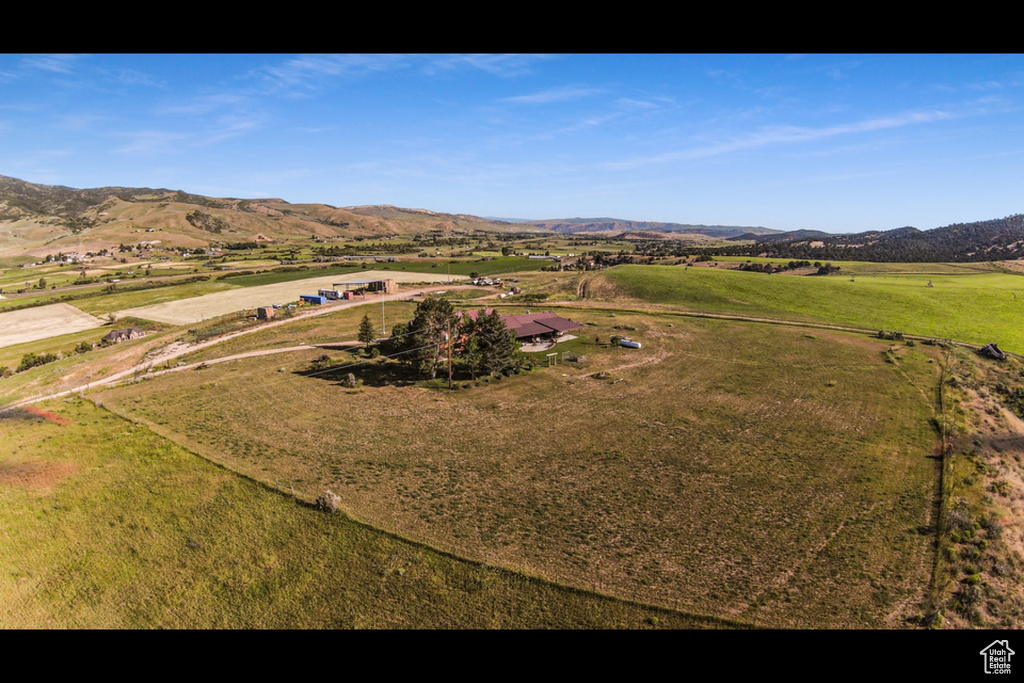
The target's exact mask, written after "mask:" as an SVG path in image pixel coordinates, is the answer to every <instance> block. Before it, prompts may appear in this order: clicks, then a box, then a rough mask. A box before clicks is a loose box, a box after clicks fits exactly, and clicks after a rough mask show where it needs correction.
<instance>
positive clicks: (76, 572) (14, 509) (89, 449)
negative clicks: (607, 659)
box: [0, 399, 729, 629]
mask: <svg viewBox="0 0 1024 683" xmlns="http://www.w3.org/2000/svg"><path fill="white" fill-rule="evenodd" d="M43 408H45V409H46V410H47V411H49V412H50V415H49V417H50V419H46V417H43V416H40V415H38V414H36V413H32V412H28V411H18V412H15V413H7V414H0V426H2V427H0V547H2V548H3V552H2V553H0V629H112V628H116V629H150V628H188V629H199V628H230V629H242V628H248V629H264V628H265V629H307V628H308V629H345V628H364V629H384V628H388V629H392V628H417V629H438V628H453V629H466V628H557V629H569V628H579V629H604V628H630V629H653V628H674V629H680V628H682V629H686V628H722V627H728V626H729V624H728V623H725V622H721V621H716V620H713V619H704V618H700V617H688V616H685V615H680V614H677V613H673V612H669V611H665V610H658V609H653V608H646V607H641V606H637V605H632V604H628V603H624V602H621V601H617V600H613V599H609V598H604V597H601V596H598V595H594V594H591V593H587V592H583V591H578V590H573V589H568V588H561V587H558V586H554V585H551V584H548V583H544V582H540V581H536V580H532V579H529V578H525V577H523V576H521V575H517V574H515V573H512V572H508V571H502V570H497V569H491V568H487V567H485V566H481V565H478V564H474V563H470V562H465V561H461V560H458V559H454V558H452V557H450V556H447V555H444V554H441V553H438V552H435V551H432V550H430V549H427V548H425V547H423V546H418V545H414V544H411V543H408V542H405V541H402V540H400V539H397V538H395V537H393V536H390V535H387V534H385V533H382V532H379V531H375V530H373V529H370V528H367V527H365V526H362V525H359V524H357V523H355V522H353V521H351V520H350V519H348V518H347V517H345V516H344V515H341V514H336V515H330V514H327V513H325V512H319V511H317V510H314V509H312V508H311V507H309V506H305V505H301V504H298V503H297V502H296V501H295V500H294V499H292V498H291V497H290V496H288V495H286V494H284V493H279V492H275V491H272V490H270V489H268V488H267V487H264V486H261V485H259V484H256V483H254V482H252V481H250V480H248V479H246V478H244V477H241V476H238V475H236V474H234V473H233V472H231V471H229V470H226V469H223V468H221V467H218V466H216V465H213V464H211V463H209V462H206V461H205V460H203V459H201V458H198V457H196V456H195V455H194V454H192V453H190V452H188V451H186V450H184V449H182V448H181V447H179V446H177V445H175V444H174V443H172V442H170V441H168V440H166V439H163V438H161V437H159V436H158V435H156V434H154V433H153V432H152V431H150V430H149V429H146V428H145V427H142V426H140V425H136V424H132V423H130V422H128V421H126V420H124V419H122V418H121V417H118V416H116V415H114V414H112V413H110V412H108V411H107V410H104V409H101V408H97V407H95V406H93V405H92V404H90V403H88V402H87V401H81V400H77V399H76V400H69V401H55V402H50V403H49V404H46V405H45V406H43Z"/></svg>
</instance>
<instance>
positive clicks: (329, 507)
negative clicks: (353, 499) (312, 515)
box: [316, 489, 341, 513]
mask: <svg viewBox="0 0 1024 683" xmlns="http://www.w3.org/2000/svg"><path fill="white" fill-rule="evenodd" d="M340 507H341V496H339V495H337V494H336V493H333V492H331V491H330V490H329V489H328V490H327V491H325V492H324V495H322V496H320V497H319V498H317V499H316V509H317V510H323V511H324V512H330V513H336V512H337V511H338V509H339V508H340Z"/></svg>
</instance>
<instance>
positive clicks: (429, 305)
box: [408, 297, 456, 379]
mask: <svg viewBox="0 0 1024 683" xmlns="http://www.w3.org/2000/svg"><path fill="white" fill-rule="evenodd" d="M455 330H456V319H455V309H454V308H453V307H452V304H451V302H450V301H448V300H447V299H439V298H437V297H429V298H427V299H424V300H423V301H421V302H420V303H419V304H417V305H416V313H415V315H414V316H413V319H412V320H411V321H409V332H411V333H412V334H411V335H410V338H411V340H412V347H411V348H412V349H415V350H414V351H412V352H411V353H409V354H408V356H409V357H408V360H409V362H411V363H413V364H414V365H415V366H416V367H417V368H418V369H419V370H420V372H421V373H423V374H424V375H430V379H434V378H436V377H437V370H438V368H440V367H441V365H442V364H444V363H445V362H446V359H447V353H444V354H442V351H443V350H445V349H447V347H446V344H447V343H448V333H449V332H452V333H453V334H454V332H455ZM442 355H443V357H442Z"/></svg>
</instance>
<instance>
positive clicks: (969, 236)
mask: <svg viewBox="0 0 1024 683" xmlns="http://www.w3.org/2000/svg"><path fill="white" fill-rule="evenodd" d="M432 231H433V232H442V233H448V234H452V235H457V234H470V233H477V232H490V233H501V234H507V233H531V232H532V233H541V234H562V235H578V234H592V235H595V236H597V235H602V236H621V237H626V238H634V239H653V238H658V239H673V238H680V237H684V236H687V235H690V236H704V237H705V238H713V239H722V240H732V241H734V242H735V244H734V245H732V246H728V247H719V248H717V249H715V250H714V251H715V252H716V253H722V254H724V253H730V254H736V255H761V254H766V255H769V256H772V257H778V258H813V259H815V260H820V259H834V260H838V259H844V258H845V259H859V260H870V261H923V260H927V261H967V260H1002V259H1012V258H1022V257H1024V216H1022V215H1019V214H1018V215H1014V216H1009V217H1006V218H1001V219H995V220H986V221H979V222H974V223H958V224H954V225H949V226H945V227H941V228H934V229H931V230H923V231H922V230H918V229H917V228H913V227H904V228H897V229H895V230H888V231H869V232H862V233H856V234H832V233H827V232H822V231H817V230H796V231H788V232H783V231H779V230H773V229H771V228H764V227H744V226H729V225H693V224H684V223H662V222H651V221H631V220H623V219H617V218H558V219H547V220H539V221H526V220H519V219H495V218H481V217H479V216H472V215H468V214H450V213H441V212H436V211H429V210H426V209H406V208H400V207H395V206H389V205H371V206H349V207H341V208H339V207H335V206H331V205H329V204H291V203H289V202H286V201H284V200H283V199H274V198H266V199H232V198H214V197H206V196H203V195H197V194H192V193H188V192H184V191H182V190H168V189H153V188H145V187H100V188H92V189H75V188H70V187H64V186H60V185H41V184H34V183H29V182H26V181H24V180H19V179H17V178H11V177H7V176H0V254H8V255H10V254H44V253H50V252H55V251H62V250H63V251H69V250H72V249H78V250H83V249H85V250H89V249H92V248H93V247H96V248H102V247H109V246H111V245H112V244H120V243H137V242H142V241H148V242H153V243H160V244H161V245H162V246H169V247H188V248H193V247H202V246H206V245H209V244H211V243H213V242H244V241H276V242H295V241H300V240H302V241H308V240H311V239H314V240H322V241H327V240H336V239H337V240H344V239H359V238H362V239H379V238H387V237H396V236H410V235H417V234H423V233H427V232H432Z"/></svg>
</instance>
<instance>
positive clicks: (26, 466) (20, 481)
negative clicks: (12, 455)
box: [0, 460, 78, 489]
mask: <svg viewBox="0 0 1024 683" xmlns="http://www.w3.org/2000/svg"><path fill="white" fill-rule="evenodd" d="M77 469H78V465H75V464H74V463H70V462H44V461H40V460H30V461H28V462H13V463H12V462H0V484H6V485H10V486H24V487H27V488H32V489H49V488H52V487H54V486H56V485H57V484H59V483H60V482H62V481H64V480H65V479H67V478H68V477H69V476H71V474H72V473H73V472H74V471H75V470H77Z"/></svg>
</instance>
